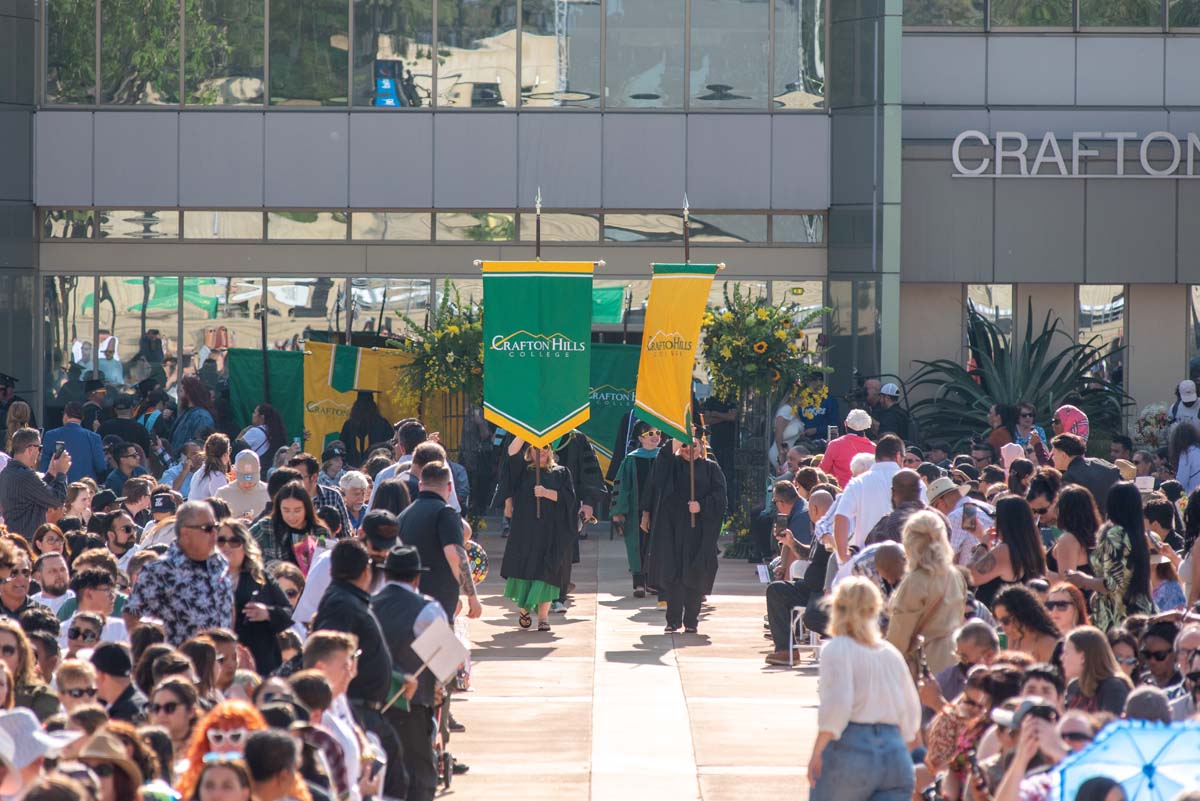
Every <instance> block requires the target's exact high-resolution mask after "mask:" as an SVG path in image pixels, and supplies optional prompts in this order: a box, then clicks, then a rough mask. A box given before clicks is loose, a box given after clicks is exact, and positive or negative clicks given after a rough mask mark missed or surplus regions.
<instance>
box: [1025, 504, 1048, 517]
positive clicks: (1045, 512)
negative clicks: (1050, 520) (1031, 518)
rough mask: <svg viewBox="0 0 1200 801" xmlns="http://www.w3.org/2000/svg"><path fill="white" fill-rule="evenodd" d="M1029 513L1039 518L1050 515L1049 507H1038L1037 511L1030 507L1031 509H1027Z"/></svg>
mask: <svg viewBox="0 0 1200 801" xmlns="http://www.w3.org/2000/svg"><path fill="white" fill-rule="evenodd" d="M1029 511H1031V512H1033V513H1034V514H1035V515H1037V516H1038V517H1041V516H1042V515H1048V514H1050V507H1049V506H1040V507H1038V508H1037V509H1034V508H1033V507H1032V506H1031V507H1029Z"/></svg>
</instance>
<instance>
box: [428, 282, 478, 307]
mask: <svg viewBox="0 0 1200 801" xmlns="http://www.w3.org/2000/svg"><path fill="white" fill-rule="evenodd" d="M450 284H451V286H452V287H453V289H455V290H456V291H457V292H458V299H459V300H460V301H461V302H462V303H464V304H470V303H475V304H482V303H483V279H482V278H451V279H450ZM433 289H434V298H433V302H434V303H436V304H441V302H442V298H443V297H445V295H446V282H445V280H443V279H440V278H439V279H436V280H434V282H433Z"/></svg>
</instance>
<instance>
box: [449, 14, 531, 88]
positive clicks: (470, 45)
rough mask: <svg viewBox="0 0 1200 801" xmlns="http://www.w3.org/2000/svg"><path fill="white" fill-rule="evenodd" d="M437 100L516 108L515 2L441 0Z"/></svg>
mask: <svg viewBox="0 0 1200 801" xmlns="http://www.w3.org/2000/svg"><path fill="white" fill-rule="evenodd" d="M437 37H438V65H437V78H438V87H437V104H438V105H439V106H445V107H448V108H516V106H517V0H439V2H438V30H437Z"/></svg>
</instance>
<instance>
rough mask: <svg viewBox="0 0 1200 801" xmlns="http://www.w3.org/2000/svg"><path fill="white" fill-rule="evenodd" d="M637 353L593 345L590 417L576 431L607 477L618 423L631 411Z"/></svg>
mask: <svg viewBox="0 0 1200 801" xmlns="http://www.w3.org/2000/svg"><path fill="white" fill-rule="evenodd" d="M640 353H641V348H639V347H638V346H637V345H615V344H613V345H607V344H600V343H592V381H591V384H592V388H591V401H590V406H591V417H590V418H589V419H588V421H587V422H586V423H584V424H583V425H581V426H580V427H579V430H580V431H582V432H583V433H584V435H585V436H586V437H587V438H588V441H589V442H590V443H591V444H592V450H594V451H595V452H596V459H597V460H599V462H600V469H601V470H602V471H603V472H604V473H605V474H606V475H607V473H608V465H609V462H611V461H612V458H613V454H612V447H613V443H615V442H617V438H618V437H619V436H620V435H621V431H620V429H621V421H622V420H623V419H624V417H625V414H626V412H628V411H629V410H630V409H632V408H633V392H634V389H635V388H636V387H637V366H638V356H639V354H640ZM620 455H621V456H624V455H625V454H624V453H621V454H620Z"/></svg>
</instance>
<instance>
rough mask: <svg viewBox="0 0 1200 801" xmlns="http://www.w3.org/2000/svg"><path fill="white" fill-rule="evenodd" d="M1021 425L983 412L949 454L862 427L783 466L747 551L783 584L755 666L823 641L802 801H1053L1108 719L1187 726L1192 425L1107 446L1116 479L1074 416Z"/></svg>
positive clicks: (1191, 671) (1193, 529)
mask: <svg viewBox="0 0 1200 801" xmlns="http://www.w3.org/2000/svg"><path fill="white" fill-rule="evenodd" d="M1185 383H1189V384H1190V383H1191V382H1185ZM888 389H891V388H888ZM1181 390H1182V396H1183V399H1184V401H1185V403H1186V402H1187V401H1191V402H1193V403H1194V402H1195V389H1194V387H1186V386H1181ZM1027 411H1028V412H1030V413H1029V414H1027V413H1026V412H1027ZM1032 411H1033V409H1032V407H1029V406H1028V405H1022V406H1020V407H1013V408H1012V409H1009V408H1007V407H1005V408H998V407H995V406H994V407H993V408H992V410H991V414H990V415H989V421H990V423H991V429H990V430H989V431H984V432H980V435H979V436H978V437H977V438H976V439H974V440H973V441H972V442H971V443H970V446H969V447H968V448H963V451H964V452H962V453H959V454H955V453H954V452H953V451H952V450H951V449H950V448H949V447H948V446H947V445H945V444H942V443H936V442H934V443H929V444H928V447H927V448H924V449H923V448H921V447H917V446H916V445H913V444H906V443H905V441H904V440H902V439H901V437H900V436H898V435H897V433H896V432H895V431H891V432H880V431H879V428H880V426H879V422H878V419H877V418H873V416H872V415H871V414H870V413H868V411H867V410H865V409H855V410H852V411H851V412H850V413H849V414H848V415H847V416H846V417H845V418H844V421H843V423H844V430H845V432H846V433H845V434H843V435H842V436H839V437H836V438H833V439H832V440H830V441H829V442H828V443H827V445H825V446H824V447H823V448H815V449H814V448H810V447H805V446H804V444H803V443H800V444H799V445H798V446H793V447H791V448H790V449H788V450H786V451H785V453H786V461H785V463H784V465H782V469H783V472H782V475H780V476H779V478H778V479H777V480H776V481H775V482H774V485H773V487H772V489H771V497H770V502H769V504H768V505H767V507H766V508H765V510H764V511H763V512H762V514H760V515H759V516H758V518H757V520H756V521H755V522H754V524H753V526H754V528H752V533H753V534H754V536H755V540H756V550H758V552H759V554H758V555H759V557H760V558H762V559H763V560H764V561H769V564H770V565H771V569H772V570H773V571H774V578H775V580H774V581H772V582H771V583H769V584H768V586H767V588H766V606H767V615H766V623H765V627H766V632H765V636H766V637H767V638H768V639H770V640H771V642H772V649H771V652H770V653H769V654H768V655H767V656H766V662H767V664H769V665H794V664H796V663H797V662H799V661H800V660H801V659H802V658H803V657H805V656H806V653H805V651H806V650H808V645H809V640H808V638H809V637H810V636H812V637H820V638H823V641H822V644H821V645H820V648H819V651H815V652H814V655H815V656H816V658H817V660H818V661H819V672H820V681H819V695H820V709H819V717H818V732H817V737H816V741H815V743H814V746H813V750H812V754H811V758H810V762H809V767H808V774H809V781H810V783H811V785H812V790H811V793H810V797H812V798H814V799H819V801H830V799H837V800H840V799H849V798H854V799H868V798H870V799H885V798H886V799H904V798H917V797H924V798H925V799H927V801H941V800H943V799H944V801H960V799H968V800H969V801H1044V800H1045V799H1049V798H1051V797H1054V798H1058V797H1059V795H1057V794H1056V793H1057V790H1058V787H1057V784H1056V782H1057V779H1056V776H1057V773H1056V771H1055V768H1056V766H1058V765H1059V764H1060V763H1061V762H1062V761H1063V760H1064V759H1065V758H1066V757H1067V756H1069V755H1070V754H1072V753H1074V752H1077V751H1079V750H1081V749H1083V748H1084V747H1086V746H1087V745H1088V744H1089V743H1090V742H1091V741H1092V740H1093V739H1094V738H1095V737H1096V736H1097V735H1098V734H1099V733H1100V732H1101V730H1102V729H1104V727H1105V726H1107V725H1109V724H1110V723H1111V722H1112V721H1116V720H1119V719H1132V720H1142V721H1157V722H1161V723H1171V722H1173V721H1182V720H1187V719H1190V718H1191V717H1192V716H1193V715H1194V714H1195V712H1196V710H1197V699H1198V698H1200V615H1197V614H1196V613H1195V612H1193V611H1192V610H1193V609H1194V604H1195V603H1196V601H1197V596H1198V595H1200V575H1198V566H1200V558H1196V557H1197V556H1198V555H1200V553H1198V552H1197V551H1195V550H1194V546H1195V544H1196V541H1197V539H1198V538H1200V487H1197V486H1196V484H1195V481H1194V480H1195V479H1196V478H1200V475H1198V476H1191V475H1190V473H1191V472H1192V471H1191V470H1190V468H1189V460H1190V459H1192V458H1196V457H1197V456H1200V450H1196V451H1195V452H1194V453H1193V452H1192V450H1191V449H1192V448H1196V447H1197V444H1196V443H1197V433H1198V432H1197V429H1196V428H1195V426H1196V425H1197V423H1196V421H1195V420H1193V419H1180V420H1178V421H1177V422H1176V423H1175V424H1174V426H1173V428H1172V429H1171V431H1170V443H1171V445H1170V447H1169V448H1167V449H1166V450H1165V452H1163V453H1162V454H1158V453H1155V452H1153V451H1142V450H1136V451H1135V450H1134V449H1133V447H1132V446H1133V443H1132V442H1130V441H1129V440H1128V439H1127V438H1125V437H1122V436H1117V437H1114V438H1113V447H1112V450H1111V453H1110V454H1109V455H1110V456H1111V457H1112V460H1111V461H1109V460H1106V459H1101V458H1095V457H1092V456H1088V455H1087V454H1088V439H1089V436H1090V434H1091V431H1090V426H1089V421H1088V418H1087V416H1086V415H1085V414H1084V413H1083V412H1082V411H1081V410H1080V409H1078V408H1076V407H1074V406H1069V405H1067V406H1062V407H1060V408H1058V409H1056V410H1055V411H1054V414H1053V417H1052V420H1051V425H1050V426H1049V427H1050V428H1051V429H1052V431H1051V433H1050V434H1049V436H1047V435H1046V433H1045V432H1043V431H1041V430H1040V427H1039V426H1035V425H1032V423H1033V420H1032V417H1033V415H1032V413H1031V412H1032ZM873 431H874V438H872V437H871V436H869V435H870V434H872V432H873ZM813 451H817V452H815V453H814V452H813ZM1197 464H1200V460H1198V461H1197ZM772 535H773V536H772ZM813 642H814V643H815V642H816V640H815V639H814V640H813ZM851 775H852V776H854V777H855V778H856V780H857V781H856V782H854V783H853V786H852V787H851V786H850V785H849V784H848V783H847V782H846V777H847V776H851ZM1089 792H1091V793H1093V794H1092V795H1088V798H1089V799H1093V798H1094V799H1096V801H1100V799H1107V801H1120V799H1123V798H1124V795H1123V794H1122V792H1121V788H1120V786H1119V785H1118V784H1117V783H1116V782H1113V781H1111V780H1107V779H1106V780H1105V781H1103V782H1099V783H1097V784H1095V785H1094V786H1093V787H1091V788H1090V790H1089ZM1108 793H1111V794H1108ZM1106 794H1108V795H1106ZM1077 797H1079V798H1083V797H1084V794H1083V791H1080V795H1079V796H1077Z"/></svg>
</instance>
